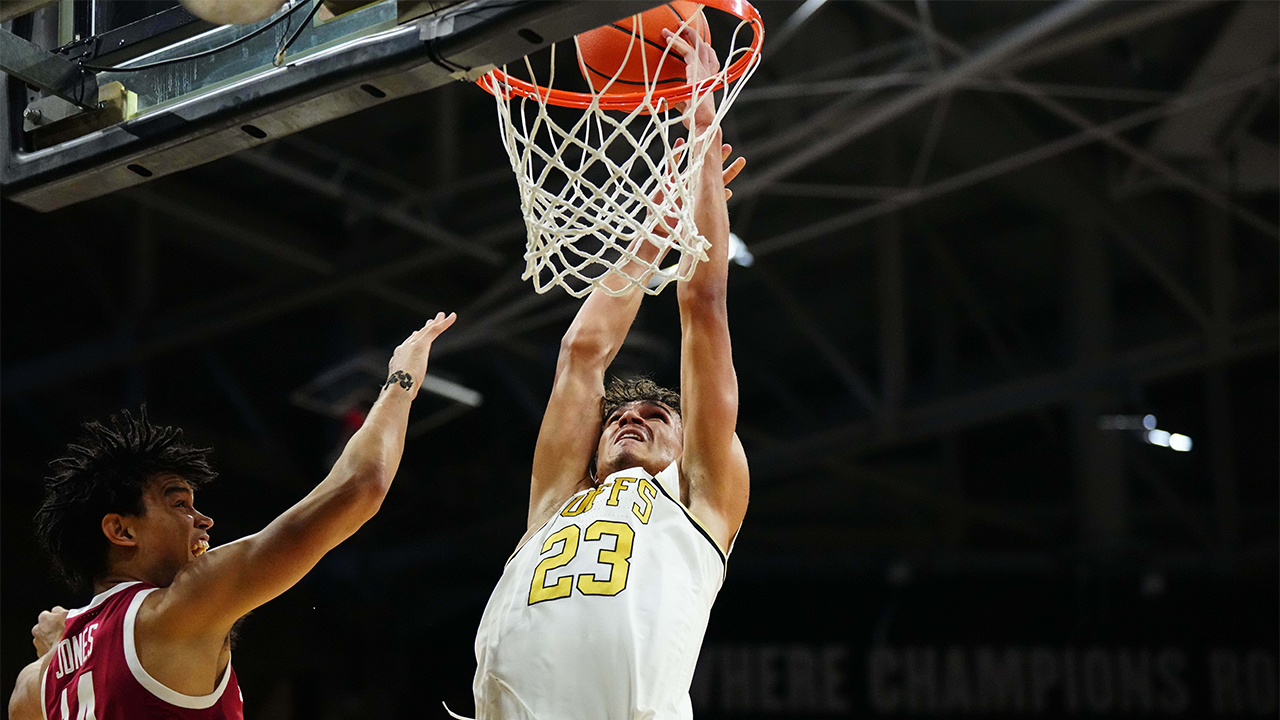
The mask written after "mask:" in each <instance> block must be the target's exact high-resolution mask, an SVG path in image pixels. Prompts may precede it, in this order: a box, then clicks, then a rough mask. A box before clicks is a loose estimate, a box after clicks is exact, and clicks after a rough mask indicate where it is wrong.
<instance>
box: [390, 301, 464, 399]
mask: <svg viewBox="0 0 1280 720" xmlns="http://www.w3.org/2000/svg"><path fill="white" fill-rule="evenodd" d="M457 319H458V315H457V313H449V314H448V315H445V314H444V313H442V312H439V313H436V316H435V317H434V318H432V319H430V320H428V321H427V324H426V325H423V326H422V328H421V329H419V330H417V331H416V332H414V333H413V334H412V335H410V336H409V337H407V338H405V341H404V342H402V343H400V347H398V348H396V351H395V352H394V353H392V354H391V362H390V363H388V368H387V369H388V370H389V372H390V374H389V375H388V377H387V382H386V384H385V385H384V386H383V392H386V391H388V390H391V391H396V392H404V391H408V393H409V397H410V399H412V398H416V397H418V390H419V388H420V387H421V385H422V377H423V376H424V375H426V374H427V359H428V357H430V355H431V343H433V342H435V339H436V338H438V337H440V334H441V333H443V332H444V331H445V330H448V329H449V326H450V325H452V324H453V321H454V320H457Z"/></svg>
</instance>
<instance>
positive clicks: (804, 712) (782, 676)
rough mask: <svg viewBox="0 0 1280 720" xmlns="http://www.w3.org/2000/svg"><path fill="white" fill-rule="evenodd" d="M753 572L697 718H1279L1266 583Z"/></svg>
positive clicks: (715, 629)
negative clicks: (819, 574)
mask: <svg viewBox="0 0 1280 720" xmlns="http://www.w3.org/2000/svg"><path fill="white" fill-rule="evenodd" d="M743 565H744V566H746V567H745V569H746V571H745V572H739V573H738V575H737V576H736V577H735V576H734V572H735V566H734V563H733V562H732V560H731V561H730V565H729V567H730V570H729V577H730V581H729V582H728V583H727V584H726V586H725V588H724V589H723V590H722V592H721V596H720V601H719V602H718V603H717V605H716V608H715V612H714V613H713V615H712V622H711V625H710V626H709V628H708V632H707V638H706V642H705V643H704V645H703V648H702V654H701V656H700V658H699V662H698V666H697V671H696V673H695V675H694V680H693V684H692V687H691V688H690V694H691V697H692V700H693V707H694V712H695V715H696V716H697V717H700V718H716V717H729V716H732V717H739V716H761V717H764V716H773V717H831V716H837V717H862V718H866V717H904V718H905V717H1010V718H1013V717H1037V718H1040V717H1045V718H1047V717H1063V718H1067V717H1180V718H1201V717H1272V718H1275V717H1278V716H1280V715H1278V713H1277V705H1278V702H1280V665H1278V661H1277V656H1278V653H1277V641H1278V640H1280V631H1278V627H1277V618H1276V615H1275V612H1274V609H1275V607H1276V594H1277V588H1276V582H1275V577H1274V575H1273V574H1268V573H1267V572H1260V573H1258V574H1257V575H1255V576H1253V577H1249V576H1224V575H1214V574H1192V573H1184V574H1164V573H1153V572H1138V573H1133V572H1125V573H1117V572H1112V573H1104V572H1099V571H1097V570H1096V569H1092V570H1090V569H1086V570H1080V569H1079V568H1077V569H1074V570H1067V569H1065V568H1063V569H1059V570H1055V571H1049V572H1039V573H963V574H950V575H945V576H943V575H940V574H935V575H928V574H925V573H923V572H919V571H915V572H905V571H902V569H901V568H899V569H898V571H897V572H890V573H887V576H886V575H881V576H879V577H877V576H875V575H874V574H872V573H868V572H866V571H865V570H864V571H862V572H858V573H854V574H849V575H845V576H843V577H842V575H841V574H840V573H836V572H832V573H828V574H827V575H825V576H823V577H821V578H820V579H819V578H815V577H814V576H813V575H811V574H808V573H796V574H794V575H792V574H790V573H783V574H778V573H775V572H771V573H769V574H767V575H764V574H756V573H752V572H751V570H752V569H753V568H752V567H751V566H750V564H748V563H743Z"/></svg>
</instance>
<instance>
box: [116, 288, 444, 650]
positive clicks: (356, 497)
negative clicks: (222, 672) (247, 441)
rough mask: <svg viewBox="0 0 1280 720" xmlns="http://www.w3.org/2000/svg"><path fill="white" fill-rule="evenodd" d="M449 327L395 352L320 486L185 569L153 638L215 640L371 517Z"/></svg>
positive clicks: (157, 615)
mask: <svg viewBox="0 0 1280 720" xmlns="http://www.w3.org/2000/svg"><path fill="white" fill-rule="evenodd" d="M455 319H456V316H455V315H453V314H450V315H448V316H445V315H444V313H439V314H437V315H436V317H435V318H433V319H432V320H430V321H429V322H427V324H426V325H424V326H423V327H422V328H421V329H419V330H418V331H416V332H414V333H413V334H412V335H410V336H409V337H408V338H407V339H406V340H405V341H404V342H403V343H402V344H401V345H400V346H399V347H398V348H396V351H395V353H394V354H393V356H392V358H391V362H390V365H389V377H388V379H387V382H386V384H385V386H384V387H383V389H382V391H381V393H380V395H379V397H378V399H377V401H376V402H375V403H374V405H373V408H372V409H370V411H369V414H368V417H367V418H366V419H365V422H364V424H363V425H362V426H361V427H360V429H359V430H357V431H356V433H355V434H354V435H353V436H352V437H351V440H350V441H348V443H347V446H346V448H345V449H344V450H343V452H342V455H341V457H339V458H338V461H337V462H336V463H335V464H334V466H333V469H332V470H331V471H330V473H329V475H328V477H326V478H325V479H324V481H323V482H321V483H320V484H319V485H317V486H316V488H315V489H314V490H312V491H311V492H310V493H309V494H308V495H307V496H306V497H305V498H303V499H302V500H301V501H299V502H298V503H297V504H296V505H294V506H293V507H291V508H289V509H288V510H286V511H285V512H284V513H283V514H281V515H280V516H279V517H278V518H276V519H275V520H273V521H272V522H271V523H270V524H269V525H267V527H266V528H264V529H263V530H262V531H261V532H258V533H255V534H253V535H250V536H248V537H245V538H242V539H240V540H237V541H235V542H232V543H228V544H227V545H224V546H222V547H219V548H216V549H214V550H212V551H210V552H208V553H206V554H205V556H204V557H202V558H200V561H199V562H193V563H190V564H188V565H187V566H186V567H185V568H183V570H182V571H181V572H179V573H178V574H177V576H176V577H175V578H174V581H173V583H172V585H170V586H169V587H168V588H166V590H165V592H164V596H163V597H162V598H161V599H160V600H159V601H158V602H157V604H156V605H155V606H153V607H152V608H150V610H151V612H152V613H153V615H154V616H153V618H152V622H148V623H147V626H148V628H147V632H149V633H155V634H156V636H157V637H159V638H163V637H173V638H177V637H191V636H192V635H202V634H204V635H209V636H212V637H217V638H219V639H220V638H222V637H223V636H225V635H226V633H227V632H228V630H229V629H230V628H231V625H232V624H233V623H234V622H235V621H236V620H237V619H239V618H240V617H242V616H243V615H244V614H245V613H247V612H249V611H250V610H252V609H253V608H256V607H258V606H259V605H262V604H263V603H265V602H267V601H268V600H271V599H272V598H274V597H276V596H277V595H279V594H280V593H282V592H284V591H285V590H287V589H289V588H290V587H292V586H293V585H294V584H295V583H296V582H297V581H298V580H300V579H301V578H302V576H303V575H305V574H306V573H307V572H308V571H310V570H311V568H312V567H314V566H315V564H316V563H317V562H319V560H320V558H321V557H323V556H324V554H325V553H327V552H328V551H329V550H331V549H333V548H334V547H335V546H336V545H338V544H339V543H341V542H342V541H343V540H345V539H347V538H348V537H350V536H351V535H352V534H353V533H355V531H356V530H358V529H359V528H360V526H361V525H363V524H364V523H365V522H366V521H367V520H369V519H370V518H371V517H373V515H374V513H376V512H377V511H378V508H379V507H380V506H381V505H382V500H383V498H384V497H386V494H387V491H388V489H389V488H390V486H391V481H392V479H394V478H395V474H396V470H397V468H398V467H399V465H400V456H401V453H402V452H403V450H404V436H405V429H406V427H407V424H408V418H409V406H410V404H411V403H412V402H413V399H414V398H415V397H416V396H417V394H418V390H419V388H420V386H421V382H422V378H423V375H425V373H426V370H427V359H428V356H429V354H430V351H431V344H432V342H433V341H434V340H435V339H436V338H437V337H438V336H439V335H440V334H441V333H442V332H444V331H445V330H446V329H448V328H449V326H450V325H452V324H453V322H454V320H455ZM182 496H183V492H182V490H181V489H178V490H177V491H176V492H175V494H174V498H175V499H177V500H178V501H181V498H182ZM192 512H193V513H194V510H192ZM142 620H143V618H142V615H141V614H140V616H139V621H140V622H141V621H142ZM141 629H142V626H141V625H140V630H141Z"/></svg>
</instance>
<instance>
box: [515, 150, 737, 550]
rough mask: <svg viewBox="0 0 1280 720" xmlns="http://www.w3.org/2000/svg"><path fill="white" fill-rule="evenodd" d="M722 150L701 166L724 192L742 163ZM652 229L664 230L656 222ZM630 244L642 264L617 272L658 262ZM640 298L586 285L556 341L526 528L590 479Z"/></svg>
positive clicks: (614, 280)
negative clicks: (612, 373)
mask: <svg viewBox="0 0 1280 720" xmlns="http://www.w3.org/2000/svg"><path fill="white" fill-rule="evenodd" d="M677 147H678V146H677ZM728 151H729V148H728V146H725V147H724V148H723V153H722V154H721V156H720V157H719V158H718V159H717V160H716V161H714V162H711V163H708V164H707V165H704V171H705V172H712V173H714V174H715V175H716V176H717V177H716V183H718V185H719V187H720V188H721V192H723V193H724V195H725V196H727V195H728V194H729V191H728V190H724V189H723V188H724V186H725V185H726V184H727V183H729V182H731V181H732V180H733V178H734V177H736V176H737V174H738V172H739V171H741V170H742V165H743V162H742V161H741V160H739V161H738V162H735V163H733V164H731V165H730V166H729V167H728V168H726V169H725V170H724V172H723V173H721V172H720V170H719V168H720V163H721V162H723V161H724V160H725V159H727V158H728ZM706 168H710V170H707V169H706ZM721 204H723V198H722V199H721ZM658 232H662V224H661V223H659V225H658ZM630 250H631V252H633V253H635V254H636V256H638V257H639V258H640V259H641V260H642V261H643V263H638V262H632V263H628V264H626V265H624V266H623V267H622V271H623V272H624V273H626V274H627V275H629V276H631V277H636V278H640V279H641V280H642V281H643V280H644V278H643V277H642V276H641V273H642V271H643V268H644V267H645V266H646V265H656V264H657V263H656V260H657V259H658V254H659V250H658V249H657V248H656V247H655V246H654V245H653V244H651V243H649V242H645V241H643V240H641V239H639V238H637V239H636V240H635V242H634V243H633V244H632V246H631V248H630ZM603 282H604V284H605V285H606V286H608V287H609V288H611V289H614V290H616V289H619V288H621V287H623V281H622V280H621V279H620V278H618V277H617V276H610V277H608V278H606V279H605V280H604V281H603ZM643 298H644V294H643V293H642V292H641V291H640V290H639V289H638V288H637V287H634V286H633V287H632V288H631V290H630V291H629V292H627V293H625V294H623V295H620V296H612V295H610V294H608V293H606V292H603V291H601V290H598V289H597V290H594V291H592V293H591V294H590V295H589V296H587V299H586V301H585V302H583V304H582V308H581V309H579V310H578V314H577V316H576V317H574V319H573V323H572V324H571V325H570V326H569V330H568V331H567V332H566V333H565V334H564V338H563V339H561V341H560V356H559V358H558V359H557V361H556V376H555V381H554V383H553V384H552V387H551V399H550V400H548V401H547V411H546V413H545V414H544V415H543V416H542V426H541V428H540V429H539V430H538V443H537V446H536V447H535V448H534V453H533V477H532V481H531V483H530V488H529V516H528V525H527V529H528V530H529V531H532V530H534V529H535V528H537V527H538V526H540V525H541V524H542V523H543V522H545V521H546V519H547V518H548V517H550V516H551V514H552V513H554V512H555V510H556V509H557V508H558V507H560V505H561V504H563V503H564V501H565V500H567V499H568V498H569V497H570V496H572V495H573V494H574V493H575V492H577V491H578V490H579V489H581V487H582V486H583V484H584V483H589V482H590V481H591V478H590V472H591V467H590V466H591V461H592V457H593V455H594V453H595V450H596V445H597V443H598V442H599V440H600V420H601V418H600V409H601V401H602V399H603V398H604V374H605V370H606V369H608V367H609V364H610V363H612V362H613V358H614V357H615V356H616V355H617V354H618V350H620V349H621V348H622V342H623V341H624V340H625V339H626V337H627V332H628V331H629V330H630V329H631V323H632V322H633V321H634V320H635V317H636V312H638V311H639V309H640V301H641V300H642V299H643Z"/></svg>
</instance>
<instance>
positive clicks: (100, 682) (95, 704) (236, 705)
mask: <svg viewBox="0 0 1280 720" xmlns="http://www.w3.org/2000/svg"><path fill="white" fill-rule="evenodd" d="M156 589H157V588H156V587H155V586H153V585H147V584H146V583H141V582H127V583H120V584H119V585H116V586H115V587H113V588H111V589H110V590H107V591H106V592H104V593H102V594H100V595H97V596H95V597H94V598H93V601H92V602H90V603H89V604H88V605H86V606H84V607H82V608H80V609H78V610H72V611H71V612H68V613H67V628H66V630H65V631H64V632H63V633H62V641H61V642H59V643H58V648H57V652H56V653H55V654H54V656H53V660H51V661H50V662H49V667H48V669H47V670H45V673H44V677H43V678H42V679H41V681H40V695H41V699H42V700H43V702H44V716H45V718H46V720H158V719H161V718H163V719H164V720H244V708H243V707H242V704H243V703H242V698H241V696H240V685H239V684H238V683H237V682H236V673H235V670H233V669H231V663H230V662H228V663H227V669H226V671H224V672H223V673H222V679H221V680H220V681H219V682H218V687H217V689H215V690H214V691H213V692H212V693H210V694H208V695H204V696H200V697H196V696H193V695H183V694H181V693H178V692H174V691H173V690H170V689H169V688H167V687H165V686H164V685H161V684H160V682H159V681H158V680H156V679H155V678H153V677H151V676H150V675H149V674H147V671H146V670H145V669H143V667H142V663H141V662H139V661H138V650H137V647H136V646H135V645H134V641H133V625H134V621H135V620H136V619H137V617H138V608H140V607H142V601H143V599H145V598H146V597H147V595H150V594H151V593H152V592H153V591H155V590H156Z"/></svg>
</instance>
